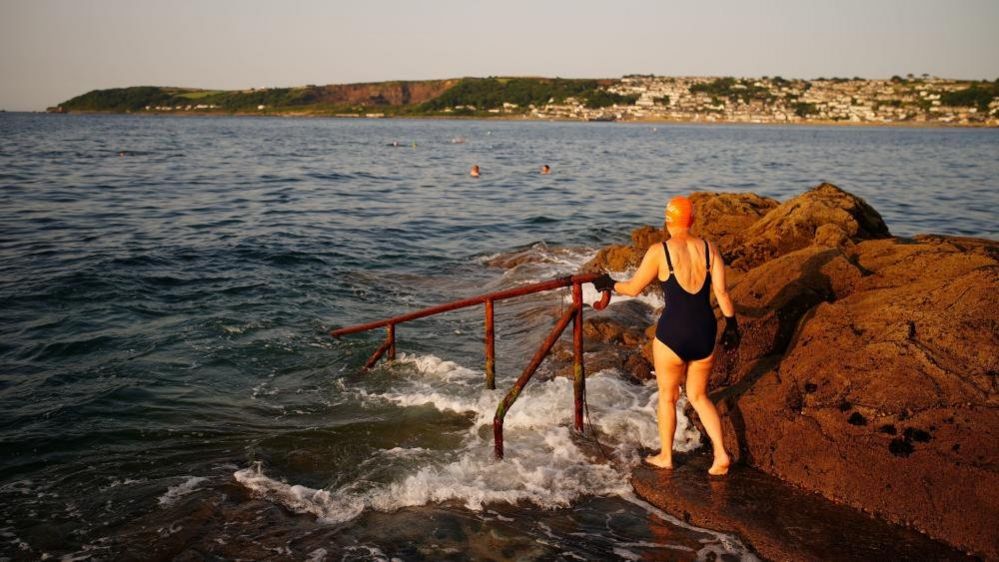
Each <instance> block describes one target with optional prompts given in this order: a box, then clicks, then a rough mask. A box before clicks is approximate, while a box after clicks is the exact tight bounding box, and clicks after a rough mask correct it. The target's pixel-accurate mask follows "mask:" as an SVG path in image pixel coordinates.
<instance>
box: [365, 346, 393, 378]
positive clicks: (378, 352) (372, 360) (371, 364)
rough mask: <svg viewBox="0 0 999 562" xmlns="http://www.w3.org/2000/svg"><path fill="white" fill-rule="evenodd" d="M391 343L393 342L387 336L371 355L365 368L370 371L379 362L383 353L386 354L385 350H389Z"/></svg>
mask: <svg viewBox="0 0 999 562" xmlns="http://www.w3.org/2000/svg"><path fill="white" fill-rule="evenodd" d="M391 344H392V342H390V341H389V339H388V338H385V341H383V342H382V344H381V345H379V346H378V349H376V350H375V352H374V353H372V354H371V357H369V358H368V362H367V363H365V364H364V370H365V371H370V370H371V368H372V367H374V366H375V364H376V363H378V360H379V359H381V358H382V355H385V352H386V351H388V348H389V347H391Z"/></svg>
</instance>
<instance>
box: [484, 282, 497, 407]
mask: <svg viewBox="0 0 999 562" xmlns="http://www.w3.org/2000/svg"><path fill="white" fill-rule="evenodd" d="M494 326H495V324H494V321H493V299H486V327H485V328H486V388H488V389H489V390H495V389H496V331H495V327H494Z"/></svg>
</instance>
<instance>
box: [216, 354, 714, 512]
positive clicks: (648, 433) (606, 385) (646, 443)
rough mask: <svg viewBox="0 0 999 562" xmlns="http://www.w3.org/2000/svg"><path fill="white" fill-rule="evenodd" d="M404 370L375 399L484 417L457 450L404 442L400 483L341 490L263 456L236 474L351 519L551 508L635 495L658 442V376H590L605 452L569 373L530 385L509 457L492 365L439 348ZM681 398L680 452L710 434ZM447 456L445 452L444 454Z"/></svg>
mask: <svg viewBox="0 0 999 562" xmlns="http://www.w3.org/2000/svg"><path fill="white" fill-rule="evenodd" d="M396 370H399V371H401V372H403V374H404V373H405V372H408V373H409V376H408V377H405V378H404V379H403V380H402V381H395V382H396V386H397V388H394V389H392V390H387V391H384V392H367V391H363V390H357V391H355V392H356V397H357V399H359V400H363V401H366V402H369V403H371V402H382V403H384V402H390V403H393V404H396V405H398V406H400V407H404V408H405V407H414V406H427V405H429V406H432V407H433V408H435V409H437V410H438V411H441V412H458V413H461V414H465V415H470V417H472V418H473V419H474V421H473V423H472V424H471V426H470V427H469V428H468V430H467V432H466V433H465V434H464V435H462V436H461V437H460V442H459V443H457V444H456V445H457V446H456V449H455V451H454V454H453V455H446V454H439V455H436V458H435V456H434V455H431V454H427V453H428V452H427V451H425V450H423V449H418V448H415V449H406V448H402V447H396V448H393V449H388V450H387V451H385V452H384V453H386V454H387V455H391V456H393V457H395V458H396V459H399V458H402V459H406V460H412V461H413V463H412V464H410V465H409V467H408V469H407V471H406V472H405V473H404V474H403V475H402V476H401V477H399V478H397V479H396V480H395V481H393V482H389V483H381V484H371V483H362V482H360V481H355V482H352V483H349V484H347V485H345V486H342V487H339V488H337V489H333V490H325V489H314V488H309V487H306V486H301V485H295V484H289V483H285V482H282V481H280V480H278V479H274V478H271V477H270V476H268V475H267V474H265V473H264V471H263V468H262V466H261V465H260V464H259V463H258V464H256V465H254V466H252V467H249V468H244V469H242V470H238V471H236V472H235V473H234V477H235V478H236V480H237V481H238V482H240V483H241V484H242V485H243V486H245V487H247V488H248V489H250V490H251V491H253V492H255V493H257V494H259V495H262V496H264V497H267V498H270V499H272V500H273V501H276V502H278V503H280V504H282V505H284V506H286V507H287V508H289V509H291V510H293V511H296V512H299V513H309V514H313V515H315V516H316V517H318V518H319V519H322V520H325V521H329V522H336V523H339V522H344V521H349V520H351V519H353V518H355V517H357V516H358V515H359V514H361V513H362V512H363V511H364V510H366V509H375V510H379V511H386V512H388V511H394V510H397V509H400V508H403V507H409V506H420V505H426V504H430V503H440V502H445V501H455V502H458V503H460V504H462V505H464V506H465V507H467V508H468V509H471V510H475V511H480V510H482V509H483V508H484V506H486V505H488V504H490V503H494V502H504V503H509V504H516V503H518V502H530V503H531V504H534V505H536V506H538V507H541V508H546V509H552V508H560V507H568V506H570V505H572V503H573V502H574V501H575V500H577V499H578V498H580V497H583V496H626V495H628V494H631V486H630V484H629V483H628V477H629V474H630V468H631V467H633V466H635V464H636V463H637V462H639V459H640V456H639V454H640V451H641V450H642V449H643V448H656V447H658V433H657V429H656V424H655V404H656V401H657V397H658V395H657V391H656V389H655V385H654V384H653V383H649V384H646V385H635V384H632V383H629V382H625V381H624V380H623V379H621V378H620V377H618V376H617V375H616V374H614V373H610V372H600V373H596V374H594V375H592V376H590V377H589V378H588V379H587V385H588V396H589V402H590V404H589V409H590V412H591V422H592V426H591V430H593V431H595V432H596V434H597V435H599V436H600V437H599V439H600V440H601V441H602V442H603V444H604V445H605V446H607V447H609V448H610V451H611V453H610V458H609V459H600V458H596V457H595V456H594V454H593V448H592V447H587V446H585V443H584V442H582V441H583V439H581V438H580V437H579V436H578V435H577V434H576V433H575V431H573V429H572V428H571V425H572V382H571V381H570V380H568V379H565V378H556V379H553V380H549V381H543V382H536V383H534V384H531V385H529V386H528V388H527V389H525V391H524V393H523V395H522V396H521V398H520V400H519V401H518V402H517V403H516V404H515V405H514V406H513V407H512V408H511V410H510V411H509V413H508V414H507V417H506V420H505V424H504V425H505V436H506V444H507V454H506V458H505V459H504V460H501V461H497V460H496V459H495V458H494V457H493V442H492V432H491V431H489V427H490V426H491V424H492V418H493V414H494V413H495V409H496V405H497V404H498V403H499V400H500V399H501V398H502V396H503V392H502V391H496V390H485V389H483V388H482V373H481V372H476V371H473V370H472V369H467V368H465V367H462V366H461V365H458V364H456V363H453V362H450V361H445V360H442V359H440V358H438V357H435V356H433V355H423V356H413V355H405V354H404V355H402V356H401V357H400V359H399V360H398V361H397V362H396ZM683 406H684V404H683V401H681V403H680V404H678V406H677V414H678V416H677V417H678V419H677V436H678V437H677V439H676V441H675V443H674V448H675V449H676V450H677V451H689V450H692V449H694V448H696V447H698V446H699V443H700V435H699V434H698V432H697V430H696V429H695V428H694V427H693V426H692V425H691V423H690V421H689V420H688V419H687V418H686V417H685V416H684V415H683ZM442 457H443V458H444V459H443V460H442Z"/></svg>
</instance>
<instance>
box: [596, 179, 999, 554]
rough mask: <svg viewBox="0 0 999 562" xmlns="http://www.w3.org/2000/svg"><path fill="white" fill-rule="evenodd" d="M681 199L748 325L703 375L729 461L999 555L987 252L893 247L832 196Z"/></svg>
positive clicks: (956, 244) (991, 246)
mask: <svg viewBox="0 0 999 562" xmlns="http://www.w3.org/2000/svg"><path fill="white" fill-rule="evenodd" d="M694 204H695V209H697V212H698V216H699V217H700V219H699V224H698V227H699V228H700V229H701V232H702V233H703V235H705V236H706V237H708V238H709V239H711V240H712V241H714V242H716V243H717V245H718V247H719V248H720V249H721V251H722V253H723V255H724V256H725V258H726V261H727V263H728V264H729V265H730V269H729V273H730V280H729V285H730V294H731V295H732V298H733V301H734V302H735V304H736V310H737V316H738V318H739V322H740V325H741V326H742V330H743V338H742V343H741V345H740V347H739V348H738V349H737V350H736V351H735V352H734V353H732V354H720V355H719V359H718V360H717V361H716V364H715V368H714V371H713V373H712V378H711V387H712V394H713V397H714V398H715V400H717V401H718V404H719V410H720V412H721V413H722V415H723V423H724V426H725V434H726V441H727V448H728V449H729V450H730V451H732V452H733V453H735V454H736V455H738V456H739V457H740V458H741V460H742V461H743V462H745V463H748V464H750V465H752V466H754V467H757V468H759V469H761V470H763V471H765V472H767V473H769V474H772V475H774V476H777V477H779V478H781V479H782V480H784V481H787V482H790V483H793V484H795V485H797V486H800V487H801V488H804V489H806V490H810V491H814V492H818V493H820V494H822V495H823V496H825V497H827V498H829V499H832V500H835V501H838V502H842V503H845V504H847V505H850V506H853V507H855V508H859V509H861V510H864V511H866V512H869V513H873V514H876V515H878V516H880V517H882V518H884V519H886V520H888V521H892V522H896V523H902V524H910V525H913V526H914V527H916V528H917V529H919V530H922V531H923V532H926V533H927V534H929V535H930V536H933V537H935V538H938V539H940V540H943V541H945V542H947V543H949V544H952V545H954V546H956V547H959V548H961V549H964V550H968V551H971V552H975V553H978V554H981V555H984V556H986V557H989V558H997V557H999V535H997V534H996V533H995V521H996V520H997V519H999V464H997V458H996V456H995V454H996V448H995V444H996V443H997V442H999V381H997V376H999V243H997V242H993V241H989V240H979V239H964V238H950V237H940V236H923V237H917V238H915V239H898V238H892V237H890V234H889V232H888V229H887V228H886V227H885V225H884V222H883V221H882V220H881V217H880V216H879V215H878V214H877V212H876V211H875V210H874V209H872V208H871V207H870V206H869V205H867V204H866V203H864V202H863V201H862V200H860V199H859V198H857V197H854V196H852V195H850V194H848V193H846V192H843V191H842V190H840V189H838V188H836V187H835V186H832V185H829V184H823V185H820V186H818V187H816V188H814V189H812V190H810V191H808V192H807V193H805V194H803V195H801V196H798V197H795V198H793V199H791V200H789V201H786V202H784V203H782V204H778V203H777V202H775V201H772V200H765V199H762V198H759V197H757V196H755V195H733V194H697V195H695V198H694ZM712 213H714V215H713V214H712ZM712 217H714V218H713V219H712ZM660 232H661V231H660V230H659V229H655V228H651V227H644V228H643V229H639V230H638V231H636V233H637V234H636V240H635V242H636V243H635V244H634V245H632V246H626V247H618V248H612V249H607V250H605V251H602V252H601V253H600V254H599V255H598V257H597V258H596V260H595V262H594V263H592V264H591V267H592V268H607V269H610V270H620V269H622V267H621V265H622V264H623V265H633V264H635V263H637V260H638V259H640V257H641V255H642V253H644V250H645V248H644V247H642V244H641V243H644V242H647V241H648V240H649V239H651V238H655V236H656V235H659V234H658V233H660ZM653 233H655V234H653ZM660 236H661V235H660ZM639 239H641V240H639ZM640 242H641V243H640ZM720 327H721V326H720ZM720 327H719V332H720V331H721V330H720ZM646 358H647V359H649V358H650V355H648V353H647V352H646ZM688 413H689V414H690V415H691V416H692V417H696V414H695V413H694V412H693V411H692V410H691V411H690V412H688Z"/></svg>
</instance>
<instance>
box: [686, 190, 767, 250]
mask: <svg viewBox="0 0 999 562" xmlns="http://www.w3.org/2000/svg"><path fill="white" fill-rule="evenodd" d="M690 202H691V203H693V205H694V217H695V218H694V225H693V226H692V227H691V228H690V233H691V234H693V235H694V236H700V237H704V238H707V239H708V240H710V241H711V242H713V243H714V244H715V246H716V247H717V248H718V251H720V252H721V253H722V256H724V257H725V258H726V260H728V255H729V254H730V253H731V252H732V251H733V250H734V249H735V247H736V246H738V245H739V244H740V243H741V242H740V236H741V235H742V233H743V232H744V231H745V230H746V229H748V228H749V227H751V226H752V225H753V224H754V223H756V221H758V220H760V218H762V217H763V216H764V215H766V214H767V213H768V212H770V211H771V210H772V209H774V208H775V207H777V206H778V205H779V202H778V201H777V200H776V199H771V198H769V197H761V196H759V195H757V194H755V193H709V192H697V193H692V194H691V195H690Z"/></svg>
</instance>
